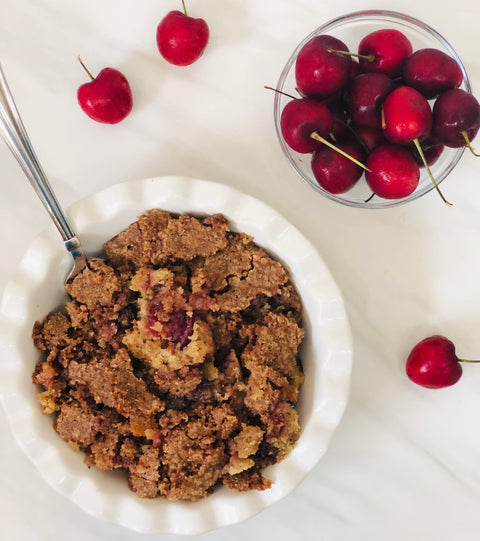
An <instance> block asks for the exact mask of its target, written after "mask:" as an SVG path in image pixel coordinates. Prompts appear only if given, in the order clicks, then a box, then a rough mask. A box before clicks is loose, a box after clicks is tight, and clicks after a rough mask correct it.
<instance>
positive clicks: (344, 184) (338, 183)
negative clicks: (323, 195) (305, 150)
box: [312, 143, 363, 194]
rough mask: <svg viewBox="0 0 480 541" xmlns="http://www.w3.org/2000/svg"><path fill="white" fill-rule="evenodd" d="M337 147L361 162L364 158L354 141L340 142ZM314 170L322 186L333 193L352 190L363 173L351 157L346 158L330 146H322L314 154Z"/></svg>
mask: <svg viewBox="0 0 480 541" xmlns="http://www.w3.org/2000/svg"><path fill="white" fill-rule="evenodd" d="M336 148H337V149H340V150H342V151H343V152H345V153H346V154H348V156H350V157H353V158H355V159H356V160H357V161H359V162H360V161H362V159H363V152H362V150H361V148H360V147H359V146H358V145H356V144H354V143H339V144H338V145H337V147H336ZM312 171H313V175H314V176H315V178H316V179H317V182H318V183H319V184H320V186H321V187H322V188H323V189H324V190H326V191H327V192H330V193H333V194H339V193H345V192H346V191H348V190H350V189H351V188H352V187H353V186H354V185H355V183H356V182H357V180H358V179H359V178H360V177H361V176H362V173H363V170H362V168H361V167H360V166H358V165H357V164H356V163H354V162H353V161H352V160H351V158H350V159H349V158H346V157H345V156H343V155H342V154H339V152H338V150H335V149H332V148H330V147H328V146H321V147H320V148H318V149H317V150H316V151H315V153H314V154H313V158H312Z"/></svg>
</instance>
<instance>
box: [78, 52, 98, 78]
mask: <svg viewBox="0 0 480 541" xmlns="http://www.w3.org/2000/svg"><path fill="white" fill-rule="evenodd" d="M77 58H78V61H79V62H80V64H81V65H82V67H83V69H84V70H85V71H86V72H87V73H88V76H89V77H90V79H91V80H92V81H95V77H94V76H93V75H92V74H91V73H90V72H89V71H88V69H87V66H85V64H84V63H83V62H82V59H81V58H80V55H78V56H77Z"/></svg>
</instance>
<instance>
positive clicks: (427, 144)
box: [409, 139, 445, 167]
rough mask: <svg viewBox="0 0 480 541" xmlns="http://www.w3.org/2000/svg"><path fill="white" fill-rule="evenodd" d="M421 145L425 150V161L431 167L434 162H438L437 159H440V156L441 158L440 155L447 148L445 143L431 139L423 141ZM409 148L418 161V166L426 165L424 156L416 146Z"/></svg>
mask: <svg viewBox="0 0 480 541" xmlns="http://www.w3.org/2000/svg"><path fill="white" fill-rule="evenodd" d="M420 146H421V148H422V150H423V155H424V158H425V161H426V162H427V165H428V166H429V167H431V166H432V165H433V164H434V163H436V161H437V160H438V158H440V156H441V155H442V152H443V151H444V149H445V145H442V144H441V143H437V142H433V141H430V140H428V139H426V140H425V141H423V142H422V144H421V145H420ZM409 150H410V152H411V153H412V156H413V157H414V159H415V161H416V162H417V163H418V166H419V167H425V164H424V163H423V160H422V157H421V156H420V154H419V152H418V150H417V149H416V147H411V148H410V149H409Z"/></svg>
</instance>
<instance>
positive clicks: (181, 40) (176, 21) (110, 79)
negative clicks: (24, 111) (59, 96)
mask: <svg viewBox="0 0 480 541" xmlns="http://www.w3.org/2000/svg"><path fill="white" fill-rule="evenodd" d="M182 5H183V12H181V11H177V10H175V11H170V12H169V13H168V14H167V15H166V16H165V17H164V18H163V19H162V21H161V22H160V24H159V25H158V27H157V35H156V39H157V46H158V50H159V52H160V54H161V55H162V56H163V58H165V60H167V61H168V62H170V63H171V64H174V65H176V66H188V65H190V64H193V62H195V61H196V60H198V59H199V58H200V56H201V55H202V54H203V52H204V50H205V48H206V46H207V43H208V39H209V28H208V25H207V23H206V22H205V21H204V20H203V19H195V18H193V17H190V16H188V15H187V10H186V8H185V2H184V0H182ZM79 61H80V63H81V64H82V66H83V67H84V69H85V71H86V72H87V73H88V75H89V77H90V79H91V80H90V81H89V82H88V83H85V84H83V85H81V86H80V87H79V89H78V92H77V98H78V103H79V104H80V107H81V108H82V109H83V111H84V112H85V113H86V114H87V115H88V116H89V117H90V118H92V119H93V120H95V121H97V122H101V123H104V124H117V123H118V122H121V121H122V120H123V119H124V118H125V117H126V116H128V115H129V114H130V112H131V110H132V107H133V98H132V91H131V89H130V85H129V83H128V80H127V78H126V77H125V76H124V75H123V74H122V73H121V72H120V71H118V70H116V69H113V68H104V69H103V70H102V71H101V72H100V73H99V74H98V75H97V77H93V75H92V74H91V73H90V72H89V71H88V69H87V68H86V67H85V65H84V64H83V62H82V61H81V60H80V57H79Z"/></svg>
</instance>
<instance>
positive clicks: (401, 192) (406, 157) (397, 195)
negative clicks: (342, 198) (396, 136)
mask: <svg viewBox="0 0 480 541" xmlns="http://www.w3.org/2000/svg"><path fill="white" fill-rule="evenodd" d="M366 165H367V168H368V169H369V170H370V171H366V172H365V179H366V181H367V184H368V185H369V186H370V189H371V190H372V192H374V193H375V194H377V195H378V196H379V197H383V198H384V199H401V198H402V197H407V196H408V195H410V194H411V193H412V192H414V191H415V189H416V187H417V186H418V181H419V179H420V169H419V167H418V165H417V162H416V161H415V160H414V159H413V156H412V155H411V154H410V152H408V150H407V149H406V148H405V147H402V146H399V145H391V144H389V143H387V144H385V145H381V146H379V147H377V148H376V149H374V150H373V151H372V152H371V153H370V155H369V156H368V159H367V164H366Z"/></svg>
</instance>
